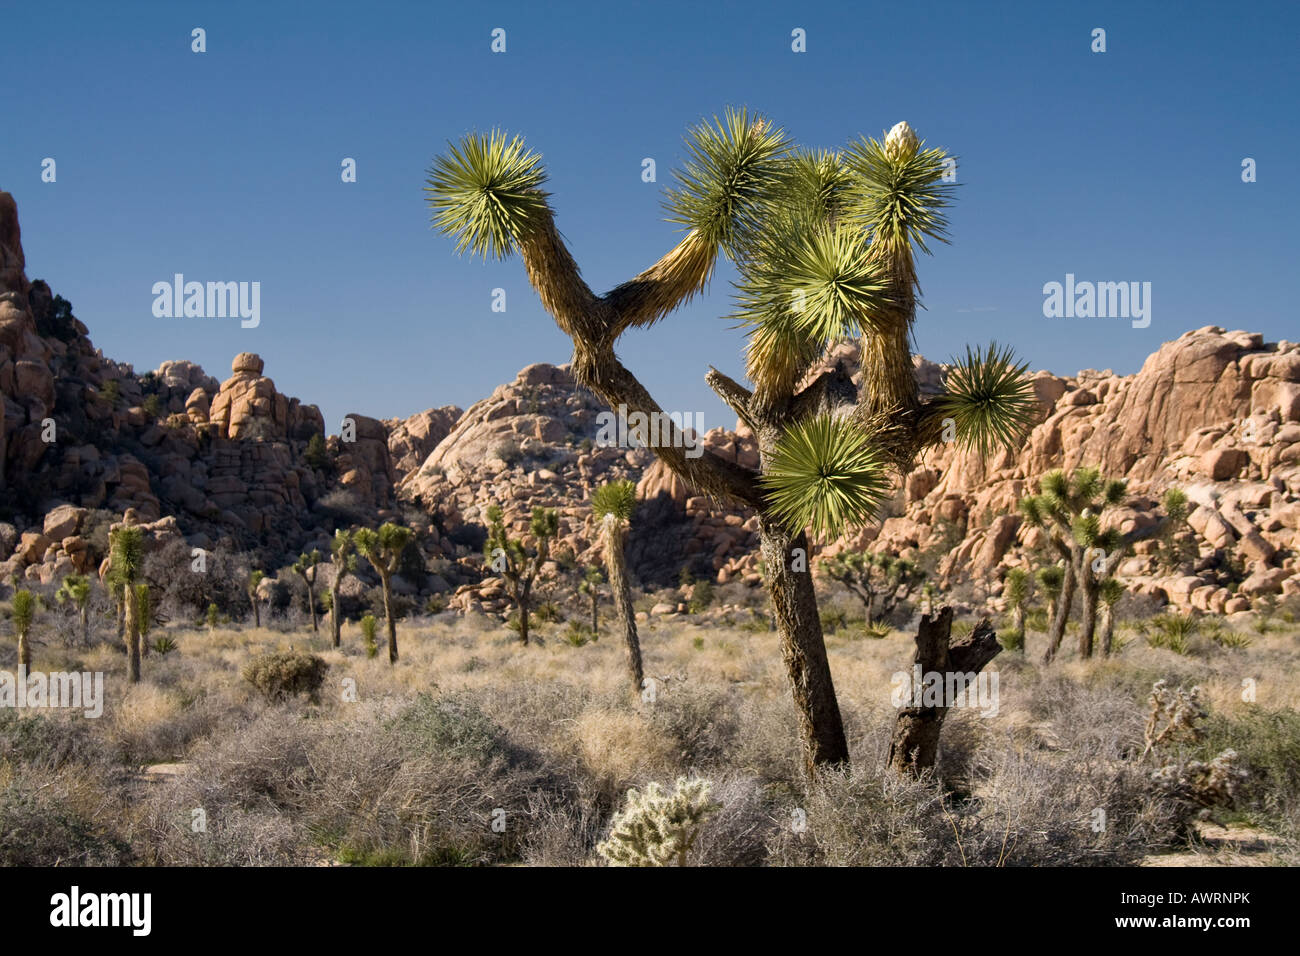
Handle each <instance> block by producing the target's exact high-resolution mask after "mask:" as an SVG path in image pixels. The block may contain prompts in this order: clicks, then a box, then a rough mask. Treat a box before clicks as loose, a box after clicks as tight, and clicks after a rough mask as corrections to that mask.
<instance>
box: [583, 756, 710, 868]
mask: <svg viewBox="0 0 1300 956" xmlns="http://www.w3.org/2000/svg"><path fill="white" fill-rule="evenodd" d="M712 787H713V785H712V784H711V783H709V781H707V780H702V779H699V778H696V779H692V780H687V779H686V778H685V777H679V778H678V779H677V784H676V787H675V788H674V789H673V792H672V793H665V792H664V790H663V788H662V787H660V786H659V784H657V783H654V782H651V783H650V784H648V785H647V786H646V788H645V790H635V789H633V790H629V791H628V792H627V804H626V805H625V806H624V807H623V809H622V810H621V811H620V812H619V813H618V814H616V815H615V817H614V822H613V825H612V827H611V828H610V832H609V836H608V837H607V838H606V839H605V841H604V842H603V843H600V844H599V845H598V846H597V847H596V850H597V852H598V853H600V855H601V856H603V857H604V858H605V859H606V860H608V861H609V863H610V865H612V866H685V865H686V860H687V856H688V855H689V853H690V851H691V847H693V846H694V845H695V841H696V839H697V838H698V837H699V835H700V827H701V826H702V825H703V823H704V820H705V818H706V817H707V816H708V815H709V814H710V813H712V812H713V811H714V810H715V809H717V806H718V805H717V804H716V803H714V802H713V801H712V800H710V799H709V793H710V791H711V790H712Z"/></svg>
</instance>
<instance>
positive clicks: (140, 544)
mask: <svg viewBox="0 0 1300 956" xmlns="http://www.w3.org/2000/svg"><path fill="white" fill-rule="evenodd" d="M109 562H110V563H109V570H108V580H109V583H110V585H111V587H112V588H113V590H115V591H116V592H117V593H118V594H120V595H121V599H122V608H123V613H122V621H123V632H124V637H125V640H126V655H127V677H128V679H129V680H130V682H131V683H132V684H138V683H140V654H141V647H140V604H139V594H138V592H137V591H136V585H137V584H138V583H139V578H140V574H141V571H142V570H143V567H144V532H143V531H141V530H140V529H139V528H138V527H136V526H134V525H129V524H122V525H119V526H118V527H116V528H114V529H113V530H112V531H111V532H110V533H109Z"/></svg>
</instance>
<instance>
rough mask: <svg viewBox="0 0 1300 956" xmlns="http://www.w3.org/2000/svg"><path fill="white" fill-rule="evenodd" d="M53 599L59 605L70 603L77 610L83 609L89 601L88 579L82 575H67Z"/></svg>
mask: <svg viewBox="0 0 1300 956" xmlns="http://www.w3.org/2000/svg"><path fill="white" fill-rule="evenodd" d="M54 599H55V600H56V601H58V602H59V603H60V604H64V603H66V602H68V601H71V602H72V603H73V605H74V606H76V607H78V608H82V607H85V606H86V602H87V601H89V600H90V579H89V578H88V577H86V576H85V575H84V574H69V575H68V576H67V577H65V578H64V579H63V582H62V583H61V584H60V585H59V590H58V591H56V592H55V594H54Z"/></svg>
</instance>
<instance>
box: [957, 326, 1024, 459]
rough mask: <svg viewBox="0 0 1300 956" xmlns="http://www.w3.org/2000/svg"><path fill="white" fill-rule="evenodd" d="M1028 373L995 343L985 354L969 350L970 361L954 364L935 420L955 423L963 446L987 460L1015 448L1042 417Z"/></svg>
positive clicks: (959, 442)
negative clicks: (991, 456) (997, 451)
mask: <svg viewBox="0 0 1300 956" xmlns="http://www.w3.org/2000/svg"><path fill="white" fill-rule="evenodd" d="M1027 367H1028V366H1027V365H1026V364H1024V363H1017V362H1016V360H1015V355H1014V353H1013V352H1012V351H1011V349H1010V348H1000V347H999V346H998V344H997V343H996V342H992V343H990V344H989V346H988V347H987V348H986V349H982V350H981V349H973V350H972V349H971V348H970V347H969V346H968V347H967V349H966V358H965V359H964V360H962V361H956V362H954V363H953V364H952V366H951V367H950V368H949V369H948V372H947V374H946V375H945V376H944V382H943V385H944V392H943V395H942V396H940V397H939V398H938V399H936V406H937V411H936V414H937V415H938V416H940V417H942V418H950V419H952V422H953V430H954V432H955V433H956V440H957V443H958V444H959V445H961V446H962V447H964V448H968V449H971V450H974V451H976V452H978V453H979V454H980V455H983V456H988V455H991V454H992V453H993V452H994V451H995V450H997V449H998V448H1008V449H1010V448H1015V447H1016V445H1017V443H1018V442H1019V441H1020V440H1021V439H1022V438H1023V437H1024V436H1025V434H1026V433H1027V432H1028V431H1029V429H1030V428H1032V427H1033V424H1034V417H1035V415H1036V414H1037V411H1038V403H1037V400H1036V398H1035V396H1034V387H1033V384H1032V383H1031V382H1030V381H1029V379H1028V378H1026V377H1025V370H1026V368H1027Z"/></svg>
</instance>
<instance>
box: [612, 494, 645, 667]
mask: <svg viewBox="0 0 1300 956" xmlns="http://www.w3.org/2000/svg"><path fill="white" fill-rule="evenodd" d="M608 520H609V519H606V521H607V522H608ZM626 538H627V532H626V531H624V530H622V529H619V528H616V527H612V526H611V525H610V524H608V523H607V524H606V527H605V569H606V572H607V573H608V574H609V589H610V591H611V592H612V593H613V595H614V607H615V609H616V610H617V611H618V616H619V619H620V620H621V621H622V622H623V643H624V647H625V648H626V651H627V672H628V677H629V678H630V679H631V681H632V690H633V692H634V693H640V692H641V683H642V681H643V680H644V679H645V673H644V671H643V669H642V663H641V640H640V638H639V637H638V636H637V631H636V611H635V610H634V609H633V607H632V586H631V584H630V582H629V581H628V577H627V561H626V558H625V556H624V553H623V549H624V547H625V544H626Z"/></svg>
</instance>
